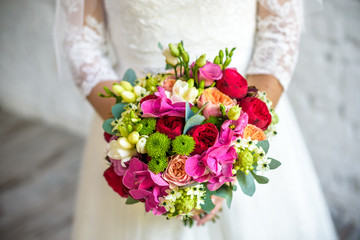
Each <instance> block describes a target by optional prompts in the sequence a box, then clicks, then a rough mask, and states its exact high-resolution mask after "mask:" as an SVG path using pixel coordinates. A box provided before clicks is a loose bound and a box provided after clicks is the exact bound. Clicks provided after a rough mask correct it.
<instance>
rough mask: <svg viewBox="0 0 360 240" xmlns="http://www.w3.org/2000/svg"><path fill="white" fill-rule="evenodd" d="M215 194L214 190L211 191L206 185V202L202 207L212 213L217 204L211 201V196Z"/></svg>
mask: <svg viewBox="0 0 360 240" xmlns="http://www.w3.org/2000/svg"><path fill="white" fill-rule="evenodd" d="M212 195H213V192H211V191H210V190H209V189H208V188H207V187H206V186H205V199H204V204H201V209H202V210H204V211H205V212H207V213H210V212H211V210H213V209H214V207H215V205H214V204H213V202H212V201H211V196H212Z"/></svg>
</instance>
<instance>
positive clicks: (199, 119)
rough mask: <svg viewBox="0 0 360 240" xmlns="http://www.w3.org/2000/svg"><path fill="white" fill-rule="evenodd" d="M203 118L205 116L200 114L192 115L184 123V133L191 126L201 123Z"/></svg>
mask: <svg viewBox="0 0 360 240" xmlns="http://www.w3.org/2000/svg"><path fill="white" fill-rule="evenodd" d="M204 120H205V117H204V116H201V115H195V116H192V117H191V118H190V119H189V120H188V121H187V122H186V123H185V126H184V132H183V133H184V134H186V132H187V131H188V130H189V129H190V128H192V127H193V126H196V125H199V124H201V123H202V122H203V121H204Z"/></svg>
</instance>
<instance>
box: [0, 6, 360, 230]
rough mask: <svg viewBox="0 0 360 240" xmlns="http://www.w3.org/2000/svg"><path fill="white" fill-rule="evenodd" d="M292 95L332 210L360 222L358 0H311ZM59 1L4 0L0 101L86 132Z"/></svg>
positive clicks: (85, 114)
mask: <svg viewBox="0 0 360 240" xmlns="http://www.w3.org/2000/svg"><path fill="white" fill-rule="evenodd" d="M305 7H306V18H305V22H306V25H307V27H306V31H305V33H304V36H303V38H302V43H301V54H300V59H299V64H298V67H297V70H296V73H295V77H294V80H293V83H292V84H291V86H290V89H289V95H290V98H291V100H292V102H293V105H294V108H295V111H296V113H297V116H298V119H299V123H300V125H301V127H302V129H303V132H304V136H305V138H306V140H307V143H308V146H309V148H310V151H311V154H312V156H313V159H314V163H315V165H316V167H317V171H318V173H319V176H320V179H321V182H322V184H323V186H324V191H325V193H326V196H327V199H328V202H329V205H330V206H331V209H332V213H333V215H334V216H335V217H336V218H337V219H341V221H343V223H341V224H348V223H351V222H353V223H354V224H356V223H357V225H358V226H359V222H360V219H359V218H360V177H359V174H358V173H359V172H360V163H359V161H360V157H359V154H360V151H359V149H360V148H359V147H358V146H357V144H358V143H359V142H360V137H359V136H360V131H359V121H360V97H359V91H360V81H359V78H360V67H359V63H360V50H359V49H360V31H359V29H360V28H359V27H360V2H359V1H358V0H342V1H339V0H327V1H324V3H323V7H321V6H320V4H319V3H318V2H317V1H316V0H309V1H307V2H306V4H305ZM54 8H55V1H49V0H36V1H35V0H34V1H25V0H2V1H1V2H0V52H1V57H0V106H1V107H2V108H5V109H6V110H8V111H11V112H14V113H16V114H19V115H21V116H24V117H28V118H37V119H41V120H43V121H45V122H47V123H50V124H53V125H58V126H62V127H66V128H70V129H72V130H74V129H77V131H78V132H79V133H80V134H84V133H85V132H86V129H87V126H88V123H89V120H88V119H89V116H90V113H91V109H90V107H89V105H88V104H87V103H85V102H84V100H82V98H81V96H80V94H79V93H78V92H77V90H76V88H75V87H74V84H73V83H72V82H71V81H70V80H69V81H63V82H59V81H58V80H57V78H56V67H55V57H54V54H53V45H52V33H51V32H52V24H53V13H54Z"/></svg>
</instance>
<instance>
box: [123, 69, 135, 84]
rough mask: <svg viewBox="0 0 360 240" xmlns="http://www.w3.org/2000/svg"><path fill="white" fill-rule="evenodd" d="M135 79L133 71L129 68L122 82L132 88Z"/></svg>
mask: <svg viewBox="0 0 360 240" xmlns="http://www.w3.org/2000/svg"><path fill="white" fill-rule="evenodd" d="M136 79H137V78H136V74H135V71H134V70H133V69H132V68H129V69H128V70H127V71H126V72H125V74H124V77H123V81H127V82H129V83H130V84H131V85H132V86H135V81H136Z"/></svg>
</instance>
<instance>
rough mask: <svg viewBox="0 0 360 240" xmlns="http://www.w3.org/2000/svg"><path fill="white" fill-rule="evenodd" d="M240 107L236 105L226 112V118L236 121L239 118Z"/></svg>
mask: <svg viewBox="0 0 360 240" xmlns="http://www.w3.org/2000/svg"><path fill="white" fill-rule="evenodd" d="M240 112H241V107H239V106H238V105H235V106H233V107H232V108H230V110H229V111H228V112H227V116H228V118H229V119H230V120H238V119H239V117H240Z"/></svg>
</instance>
